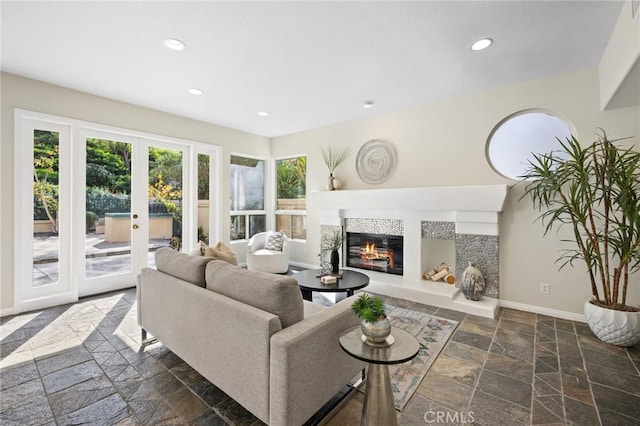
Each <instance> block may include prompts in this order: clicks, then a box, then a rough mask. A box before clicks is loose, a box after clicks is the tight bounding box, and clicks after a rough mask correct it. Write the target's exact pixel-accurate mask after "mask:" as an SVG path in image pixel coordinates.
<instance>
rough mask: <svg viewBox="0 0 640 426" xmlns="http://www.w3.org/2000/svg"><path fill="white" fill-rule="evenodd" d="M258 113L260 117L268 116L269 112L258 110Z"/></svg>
mask: <svg viewBox="0 0 640 426" xmlns="http://www.w3.org/2000/svg"><path fill="white" fill-rule="evenodd" d="M258 115H259V116H260V117H268V116H269V113H268V112H266V111H260V112H259V113H258Z"/></svg>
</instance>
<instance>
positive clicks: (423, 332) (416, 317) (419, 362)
mask: <svg viewBox="0 0 640 426" xmlns="http://www.w3.org/2000/svg"><path fill="white" fill-rule="evenodd" d="M387 316H388V317H389V318H390V319H391V324H392V325H393V326H394V327H398V328H402V329H403V330H406V331H407V332H409V333H411V334H412V335H413V336H414V337H415V338H416V339H418V342H419V343H420V351H419V352H418V356H416V357H415V358H414V359H412V360H411V361H408V362H405V363H403V364H396V365H390V366H389V375H390V376H391V387H392V389H393V399H394V402H395V406H396V409H397V410H399V411H402V409H403V408H404V406H405V404H406V403H407V402H408V401H409V399H410V398H411V396H412V395H413V393H414V392H415V390H416V389H417V388H418V386H419V385H420V382H421V381H422V379H423V378H424V376H425V375H426V374H427V371H429V368H430V367H431V365H432V364H433V362H434V361H435V360H436V358H437V357H438V354H440V351H442V348H444V345H445V344H446V343H447V341H448V340H449V338H450V337H451V335H452V334H453V332H454V330H455V329H456V327H457V326H458V321H453V320H450V319H445V318H440V317H436V316H433V315H429V314H424V313H422V312H416V311H411V310H409V309H404V308H399V307H396V306H392V305H387ZM392 334H393V332H392ZM360 390H362V391H365V389H364V386H362V387H361V388H360Z"/></svg>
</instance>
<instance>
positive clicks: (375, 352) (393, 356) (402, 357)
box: [340, 325, 420, 364]
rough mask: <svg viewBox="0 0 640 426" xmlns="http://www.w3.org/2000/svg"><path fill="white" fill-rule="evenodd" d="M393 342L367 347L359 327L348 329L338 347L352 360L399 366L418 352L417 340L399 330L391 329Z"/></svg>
mask: <svg viewBox="0 0 640 426" xmlns="http://www.w3.org/2000/svg"><path fill="white" fill-rule="evenodd" d="M391 336H393V338H394V342H393V344H392V345H391V346H387V347H382V348H380V347H374V346H369V345H367V344H366V343H364V342H363V341H362V330H361V329H360V326H359V325H357V326H354V327H351V328H348V329H347V330H345V331H344V333H342V335H341V336H340V346H341V347H342V349H343V350H344V351H345V352H347V353H348V354H349V355H351V356H352V357H354V358H357V359H359V360H361V361H365V362H370V363H373V364H400V363H403V362H407V361H409V360H410V359H412V358H413V357H415V356H416V355H418V351H419V350H420V344H419V343H418V340H417V339H416V338H415V337H413V335H411V334H410V333H407V332H406V331H404V330H402V329H401V328H396V327H391Z"/></svg>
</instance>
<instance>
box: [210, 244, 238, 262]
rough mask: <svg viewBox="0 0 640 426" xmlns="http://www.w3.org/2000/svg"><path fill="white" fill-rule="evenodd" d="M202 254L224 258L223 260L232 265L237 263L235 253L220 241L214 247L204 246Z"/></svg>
mask: <svg viewBox="0 0 640 426" xmlns="http://www.w3.org/2000/svg"><path fill="white" fill-rule="evenodd" d="M203 255H204V256H208V257H213V258H216V259H220V260H224V261H225V262H228V263H230V264H232V265H236V266H237V265H238V259H237V258H236V254H235V253H234V252H233V250H231V249H230V248H229V247H227V246H226V245H225V244H223V243H222V241H220V242H218V244H216V245H215V247H204V249H203Z"/></svg>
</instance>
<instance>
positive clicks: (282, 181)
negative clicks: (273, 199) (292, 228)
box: [276, 157, 307, 210]
mask: <svg viewBox="0 0 640 426" xmlns="http://www.w3.org/2000/svg"><path fill="white" fill-rule="evenodd" d="M276 180H277V206H276V209H277V210H306V209H307V206H306V200H305V197H306V192H307V157H294V158H285V159H282V160H277V161H276Z"/></svg>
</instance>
